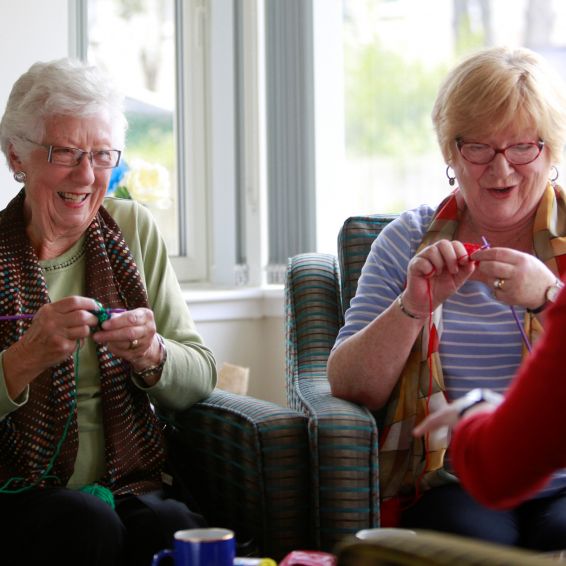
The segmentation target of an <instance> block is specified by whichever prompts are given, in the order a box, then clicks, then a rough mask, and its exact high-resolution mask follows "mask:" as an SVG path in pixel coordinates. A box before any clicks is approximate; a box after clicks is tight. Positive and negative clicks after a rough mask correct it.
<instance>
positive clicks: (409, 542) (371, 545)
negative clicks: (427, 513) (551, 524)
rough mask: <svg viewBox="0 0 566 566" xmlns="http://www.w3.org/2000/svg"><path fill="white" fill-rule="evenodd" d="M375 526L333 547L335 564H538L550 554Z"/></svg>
mask: <svg viewBox="0 0 566 566" xmlns="http://www.w3.org/2000/svg"><path fill="white" fill-rule="evenodd" d="M377 531H378V530H377V529H376V533H375V535H374V538H368V539H364V540H360V539H356V538H354V537H348V538H347V539H345V540H343V541H342V542H341V543H340V544H339V545H338V546H337V548H336V550H335V552H336V555H337V557H338V566H358V565H360V564H364V565H365V566H384V565H386V564H397V565H399V566H404V565H406V566H409V565H410V566H452V565H454V564H458V566H476V565H477V564H481V565H482V566H523V565H524V566H537V565H539V564H540V565H541V566H542V565H544V564H546V565H548V564H552V563H554V564H556V562H555V561H554V560H553V559H552V557H551V555H550V554H548V555H544V554H540V553H535V552H532V551H529V550H524V549H519V548H513V547H509V546H503V545H499V544H494V543H490V542H485V541H480V540H474V539H469V538H465V537H462V536H457V535H452V534H448V533H439V532H433V531H426V530H416V531H410V530H404V529H379V532H377Z"/></svg>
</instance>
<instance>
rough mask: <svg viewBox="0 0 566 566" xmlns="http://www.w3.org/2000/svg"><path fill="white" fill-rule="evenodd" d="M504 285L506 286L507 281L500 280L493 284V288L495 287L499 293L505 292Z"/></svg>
mask: <svg viewBox="0 0 566 566" xmlns="http://www.w3.org/2000/svg"><path fill="white" fill-rule="evenodd" d="M503 285H505V279H500V278H498V279H496V280H495V281H494V282H493V287H494V288H495V289H497V290H498V291H502V290H503Z"/></svg>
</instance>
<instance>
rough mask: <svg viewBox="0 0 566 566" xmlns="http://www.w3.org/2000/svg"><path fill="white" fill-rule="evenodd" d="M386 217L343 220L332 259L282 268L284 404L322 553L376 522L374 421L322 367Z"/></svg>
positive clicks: (303, 257) (293, 261) (303, 258)
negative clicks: (301, 457)
mask: <svg viewBox="0 0 566 566" xmlns="http://www.w3.org/2000/svg"><path fill="white" fill-rule="evenodd" d="M393 218H394V217H393V216H387V215H375V216H359V217H352V218H349V219H348V220H346V222H345V223H344V225H343V227H342V229H341V231H340V234H339V237H338V259H337V258H336V257H335V256H333V255H329V254H319V253H308V254H299V255H297V256H294V257H292V258H290V259H289V263H288V267H287V278H286V293H285V301H286V333H287V352H286V366H287V367H286V386H287V399H288V405H289V407H291V408H293V409H296V410H298V411H300V412H301V413H303V414H304V415H306V416H307V417H308V438H309V445H310V455H311V478H310V481H311V498H312V499H311V520H312V523H313V529H314V532H313V537H314V539H313V541H314V544H315V546H316V547H317V548H320V549H323V550H327V551H330V550H332V548H333V547H334V545H335V544H336V543H337V542H338V541H339V540H341V539H342V538H343V537H344V536H346V535H352V534H354V533H355V532H357V531H358V530H360V529H364V528H368V527H377V526H379V524H380V514H379V477H378V472H379V468H378V444H377V442H378V436H377V434H378V427H377V424H376V420H375V417H374V415H373V414H372V413H371V412H370V411H368V410H367V409H366V408H364V407H361V406H359V405H356V404H354V403H350V402H348V401H344V400H342V399H337V398H335V397H333V396H332V395H331V393H330V385H329V383H328V380H327V377H326V362H327V360H328V356H329V353H330V350H331V348H332V346H333V345H334V341H335V339H336V336H337V334H338V330H339V329H340V327H341V326H342V324H343V322H344V312H345V310H346V309H347V308H348V306H349V304H350V300H351V298H352V297H353V296H354V295H355V292H356V288H357V283H358V278H359V275H360V272H361V268H362V266H363V264H364V262H365V259H366V257H367V255H368V253H369V249H370V247H371V243H372V242H373V240H374V239H375V238H376V237H377V235H378V234H379V233H380V232H381V230H382V229H383V227H384V226H385V225H386V224H388V223H389V222H390V221H391V220H392V219H393Z"/></svg>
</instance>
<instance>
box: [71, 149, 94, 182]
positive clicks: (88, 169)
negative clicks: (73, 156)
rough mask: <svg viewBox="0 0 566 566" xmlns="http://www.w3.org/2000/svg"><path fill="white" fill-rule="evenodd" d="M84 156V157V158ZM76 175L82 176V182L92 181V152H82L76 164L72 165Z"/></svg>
mask: <svg viewBox="0 0 566 566" xmlns="http://www.w3.org/2000/svg"><path fill="white" fill-rule="evenodd" d="M85 158H86V159H85ZM73 171H75V172H76V173H77V176H80V177H82V178H84V179H85V180H84V181H83V182H84V184H91V183H93V182H94V167H93V166H92V153H83V154H82V156H81V159H80V161H79V164H78V165H75V167H73Z"/></svg>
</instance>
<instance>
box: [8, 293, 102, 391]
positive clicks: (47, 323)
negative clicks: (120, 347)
mask: <svg viewBox="0 0 566 566" xmlns="http://www.w3.org/2000/svg"><path fill="white" fill-rule="evenodd" d="M97 309H98V305H97V303H96V302H95V301H94V300H93V299H89V298H86V297H79V296H71V297H65V298H64V299H61V300H59V301H56V302H54V303H48V304H45V305H43V306H42V307H41V308H40V309H39V310H38V311H37V313H36V314H35V316H34V317H33V319H32V323H31V325H30V327H29V328H28V330H27V331H26V332H25V333H24V334H23V336H22V337H21V338H20V340H18V341H17V342H15V343H14V344H12V345H11V346H10V347H9V348H8V349H7V350H6V351H5V352H4V360H3V362H4V364H3V365H4V377H5V381H6V385H7V388H8V392H9V394H10V396H11V397H12V399H15V398H16V397H17V396H19V395H20V393H22V391H23V390H24V389H25V387H26V386H27V385H28V384H29V383H31V382H32V381H33V380H34V379H35V378H36V377H37V376H38V375H40V374H41V373H42V372H43V371H44V370H46V369H47V368H49V367H53V366H55V365H57V364H59V363H61V362H62V361H64V360H65V359H66V358H68V357H69V356H70V355H72V353H73V352H74V351H75V349H76V347H77V341H79V342H80V343H81V344H82V342H83V341H84V339H85V338H87V337H88V336H89V335H90V332H91V327H96V325H97V324H98V318H97V317H96V316H95V315H94V314H92V312H90V311H94V310H97Z"/></svg>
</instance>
